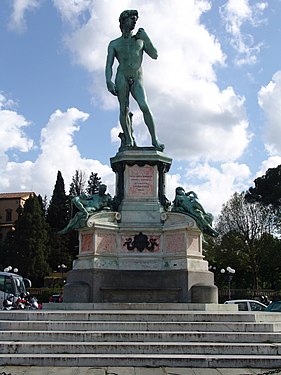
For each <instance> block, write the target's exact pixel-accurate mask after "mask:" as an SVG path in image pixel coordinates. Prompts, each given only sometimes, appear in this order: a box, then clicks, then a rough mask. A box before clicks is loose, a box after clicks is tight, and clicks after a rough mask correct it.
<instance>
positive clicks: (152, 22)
mask: <svg viewBox="0 0 281 375" xmlns="http://www.w3.org/2000/svg"><path fill="white" fill-rule="evenodd" d="M55 4H57V5H58V2H55ZM63 4H64V7H60V8H58V9H59V11H60V12H63V14H65V15H67V14H68V12H72V10H73V4H72V2H69V3H68V2H67V1H64V2H63ZM211 4H212V2H211V1H188V2H183V1H181V0H175V1H173V2H171V1H168V0H166V1H163V0H161V1H154V2H148V1H136V0H128V1H118V2H113V3H111V6H110V7H109V6H108V3H107V1H100V2H94V1H93V2H91V6H89V8H88V13H89V18H88V20H87V21H86V22H85V23H84V24H79V22H76V23H75V22H74V23H73V25H75V26H74V28H73V31H72V32H71V33H70V34H68V35H66V36H65V40H66V43H67V46H68V48H69V49H70V50H71V52H72V54H73V56H74V59H75V61H76V62H77V63H79V64H81V65H83V66H84V67H85V68H86V69H88V71H89V72H91V74H92V79H93V95H94V96H95V102H96V103H99V105H101V106H103V108H104V109H110V108H111V109H112V108H117V106H118V103H117V99H116V97H113V96H112V95H111V94H110V93H108V92H107V91H106V87H105V79H104V68H105V60H106V49H107V45H108V43H109V42H110V40H112V39H114V38H116V37H118V36H120V30H119V22H118V18H119V14H120V13H121V11H123V10H124V9H130V8H131V9H134V8H135V9H138V11H139V20H138V24H137V27H144V28H145V30H147V32H148V34H149V35H150V37H151V39H152V41H153V43H154V44H155V46H156V47H157V49H158V52H159V58H158V60H157V61H155V60H150V59H149V57H147V56H145V57H144V74H145V77H144V80H145V87H146V91H147V95H148V102H149V105H150V107H151V109H152V111H153V114H154V117H155V122H156V127H157V133H158V136H159V139H160V141H161V142H163V143H165V145H166V151H167V152H168V153H169V154H170V155H171V156H172V157H174V158H177V159H181V160H201V161H204V160H213V161H231V160H236V159H238V158H239V157H240V156H241V155H242V154H243V152H244V150H245V148H246V147H247V145H248V143H249V141H250V138H251V135H250V134H249V133H248V121H247V118H246V113H245V110H244V98H243V97H239V96H238V95H237V94H236V93H235V92H234V90H233V89H232V88H231V87H226V88H224V89H221V88H219V87H218V85H217V83H216V73H215V70H214V69H215V67H216V65H221V66H223V65H224V61H225V56H224V54H223V52H222V50H221V46H220V44H219V42H218V41H217V40H216V38H215V37H214V35H211V34H210V33H209V32H208V30H207V29H206V28H205V26H204V25H203V24H202V23H201V20H200V17H201V16H202V14H203V13H204V12H207V11H208V10H209V9H210V8H211ZM84 10H85V8H84ZM71 14H72V18H73V17H74V14H75V13H74V12H72V13H71ZM78 14H79V15H80V12H78ZM66 19H67V17H66ZM175 19H176V20H177V22H176V23H175ZM131 106H132V110H133V112H134V130H135V136H136V140H137V144H138V145H149V144H150V137H149V133H148V131H147V129H146V128H145V126H144V124H143V121H142V124H141V122H139V121H138V119H139V118H140V116H139V112H138V108H137V107H136V105H135V104H134V101H133V100H132V103H131ZM117 120H118V119H117V118H116V122H117ZM113 126H115V124H113ZM171 128H172V129H173V132H171ZM114 132H115V133H116V131H115V130H114ZM221 137H222V138H223V139H224V142H223V144H222V143H221V139H222V138H221Z"/></svg>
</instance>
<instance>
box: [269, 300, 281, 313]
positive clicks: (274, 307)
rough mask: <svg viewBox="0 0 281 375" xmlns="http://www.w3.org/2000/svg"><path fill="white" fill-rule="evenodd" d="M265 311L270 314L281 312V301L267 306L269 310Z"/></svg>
mask: <svg viewBox="0 0 281 375" xmlns="http://www.w3.org/2000/svg"><path fill="white" fill-rule="evenodd" d="M265 311H269V312H281V301H274V302H271V303H270V304H269V305H268V306H267V308H266V309H265Z"/></svg>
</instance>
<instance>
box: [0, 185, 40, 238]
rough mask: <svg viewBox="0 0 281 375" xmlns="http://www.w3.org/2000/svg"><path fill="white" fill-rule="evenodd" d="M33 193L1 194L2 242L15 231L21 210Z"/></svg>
mask: <svg viewBox="0 0 281 375" xmlns="http://www.w3.org/2000/svg"><path fill="white" fill-rule="evenodd" d="M30 195H34V193H33V192H21V193H0V241H3V240H4V239H5V238H6V236H7V233H8V232H9V231H10V230H12V229H13V227H14V224H15V221H16V220H17V219H18V212H19V208H22V207H23V206H24V204H25V202H26V200H27V199H28V198H29V196H30Z"/></svg>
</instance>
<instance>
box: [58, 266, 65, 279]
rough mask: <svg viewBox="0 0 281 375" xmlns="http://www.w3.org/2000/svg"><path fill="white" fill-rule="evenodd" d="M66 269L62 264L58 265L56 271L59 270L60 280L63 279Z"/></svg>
mask: <svg viewBox="0 0 281 375" xmlns="http://www.w3.org/2000/svg"><path fill="white" fill-rule="evenodd" d="M66 268H67V266H66V265H65V264H63V263H62V264H59V265H58V269H60V270H61V278H63V272H64V270H65V269H66Z"/></svg>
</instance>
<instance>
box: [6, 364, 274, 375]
mask: <svg viewBox="0 0 281 375" xmlns="http://www.w3.org/2000/svg"><path fill="white" fill-rule="evenodd" d="M277 371H278V369H275V370H274V369H271V370H270V369H264V370H263V369H253V368H251V369H245V368H237V369H235V368H217V369H215V368H210V369H206V368H179V367H156V368H149V367H35V366H0V375H35V374H36V375H261V374H265V375H266V374H273V373H279V372H280V374H281V369H280V371H278V372H277Z"/></svg>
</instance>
